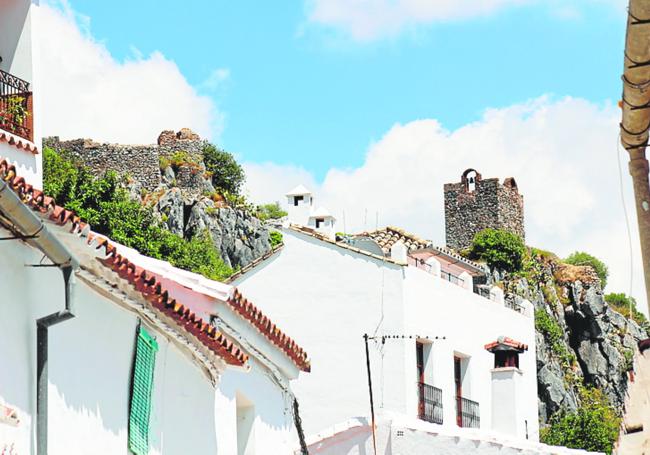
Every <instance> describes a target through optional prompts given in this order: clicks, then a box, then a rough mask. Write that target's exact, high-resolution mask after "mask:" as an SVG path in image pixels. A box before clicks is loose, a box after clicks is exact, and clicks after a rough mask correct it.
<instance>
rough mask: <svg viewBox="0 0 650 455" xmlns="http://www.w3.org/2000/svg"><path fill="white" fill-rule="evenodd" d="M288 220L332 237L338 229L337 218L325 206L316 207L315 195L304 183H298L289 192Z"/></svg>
mask: <svg viewBox="0 0 650 455" xmlns="http://www.w3.org/2000/svg"><path fill="white" fill-rule="evenodd" d="M285 197H286V198H287V203H286V208H287V214H288V216H287V221H288V222H289V223H295V224H298V225H301V226H307V227H310V228H312V229H314V230H315V231H316V232H319V233H321V234H323V235H325V236H327V237H329V238H331V239H333V238H334V236H335V233H336V230H335V227H334V225H335V224H336V218H334V216H333V215H332V214H331V213H330V212H329V210H327V209H326V208H325V207H318V208H314V195H313V194H312V192H311V191H309V190H308V189H307V188H305V187H304V186H303V185H298V186H297V187H295V188H294V189H292V190H291V191H289V192H288V193H287V194H285Z"/></svg>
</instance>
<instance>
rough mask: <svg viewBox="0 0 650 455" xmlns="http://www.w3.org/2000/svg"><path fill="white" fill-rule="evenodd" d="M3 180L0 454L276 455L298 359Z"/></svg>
mask: <svg viewBox="0 0 650 455" xmlns="http://www.w3.org/2000/svg"><path fill="white" fill-rule="evenodd" d="M15 170H16V169H15V168H14V167H13V166H11V165H10V164H9V163H7V162H6V161H5V160H2V161H0V215H1V217H0V220H2V221H1V223H0V237H2V238H3V239H6V238H11V240H5V241H3V242H2V244H1V245H0V248H1V250H0V251H1V253H2V254H0V281H1V284H2V293H3V296H4V298H3V299H2V300H1V302H0V361H2V364H3V371H4V372H5V373H4V374H2V375H0V404H1V405H2V409H3V410H4V414H5V415H7V416H11V418H9V419H5V420H4V421H2V420H0V450H2V449H6V450H7V451H8V450H9V449H10V448H12V447H13V448H14V449H13V450H14V451H15V453H20V454H23V453H38V454H46V453H47V454H62V455H63V454H66V455H69V454H87V453H124V454H127V453H131V452H133V453H136V454H141V453H142V454H144V453H165V454H184V453H224V454H235V453H237V454H248V455H250V454H254V453H258V454H259V453H265V450H267V448H268V447H273V450H274V453H280V454H282V453H290V452H291V450H292V447H293V446H294V444H295V440H296V429H295V428H294V409H293V406H294V398H293V393H292V392H291V386H290V382H291V380H293V379H295V378H297V377H298V374H299V372H300V371H301V370H302V371H308V370H309V368H310V364H309V360H308V359H307V356H306V354H305V352H304V351H303V350H302V349H301V348H300V347H299V346H298V345H297V344H296V343H295V342H293V341H292V340H291V339H290V338H288V337H287V336H286V335H284V333H283V332H281V331H280V330H279V329H278V328H277V327H276V326H275V325H274V324H273V323H272V322H271V321H270V320H269V319H268V318H267V317H266V316H264V315H263V314H262V313H261V312H260V311H259V310H258V309H257V308H255V307H254V306H253V305H252V304H250V303H249V302H248V301H246V299H245V298H244V297H243V296H242V294H241V293H240V292H239V291H238V290H237V289H235V288H234V287H232V286H228V285H224V284H222V283H217V282H214V281H211V280H207V279H205V278H203V277H202V276H200V275H196V274H193V273H189V272H185V271H182V270H178V269H175V268H174V267H172V266H170V265H169V264H167V263H165V262H162V261H156V260H152V259H150V258H146V257H143V256H141V255H140V254H138V253H137V252H135V251H133V250H130V249H127V248H125V247H122V246H119V245H116V244H113V243H112V242H110V241H109V240H107V239H104V238H102V237H99V236H96V235H93V234H92V233H91V232H90V231H89V228H88V226H87V225H85V224H83V223H82V222H80V220H79V219H78V218H76V217H75V216H74V214H72V213H70V212H68V211H65V210H63V209H62V208H61V207H58V206H54V205H53V202H52V201H51V200H50V199H47V198H43V197H42V194H41V193H40V192H39V191H38V190H35V189H34V188H33V187H31V186H30V185H27V184H24V183H21V182H22V181H21V179H20V178H19V177H16V176H15ZM5 182H6V183H5ZM21 199H22V200H27V201H29V202H28V203H27V204H23V203H21V202H20V201H21ZM60 271H63V279H62V275H61V273H60ZM35 366H36V368H35ZM48 395H49V396H48ZM134 403H135V404H134ZM134 445H135V446H134ZM134 447H135V448H134ZM129 450H131V452H130V451H129ZM7 453H9V452H7Z"/></svg>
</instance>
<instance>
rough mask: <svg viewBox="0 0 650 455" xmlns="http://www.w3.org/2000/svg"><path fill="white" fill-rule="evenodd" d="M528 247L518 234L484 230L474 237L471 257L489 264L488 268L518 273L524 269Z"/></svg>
mask: <svg viewBox="0 0 650 455" xmlns="http://www.w3.org/2000/svg"><path fill="white" fill-rule="evenodd" d="M525 254H526V246H525V245H524V241H523V240H522V239H521V237H519V236H518V235H516V234H513V233H511V232H508V231H502V230H499V229H484V230H482V231H480V232H479V233H477V234H476V235H475V236H474V241H473V242H472V246H471V248H470V257H472V258H474V259H481V260H484V261H486V262H487V264H488V266H490V267H495V268H498V269H502V270H506V271H508V272H517V271H519V270H521V269H522V266H523V260H524V256H525Z"/></svg>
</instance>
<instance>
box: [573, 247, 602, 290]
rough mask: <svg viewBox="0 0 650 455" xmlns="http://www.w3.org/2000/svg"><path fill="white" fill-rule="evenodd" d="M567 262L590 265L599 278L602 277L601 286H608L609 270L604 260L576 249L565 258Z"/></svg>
mask: <svg viewBox="0 0 650 455" xmlns="http://www.w3.org/2000/svg"><path fill="white" fill-rule="evenodd" d="M564 262H566V263H567V264H573V265H588V266H589V267H591V268H593V269H594V271H595V272H596V274H597V275H598V278H600V286H601V288H603V289H605V286H607V277H608V276H609V270H608V269H607V266H606V265H605V263H604V262H603V261H601V260H600V259H598V258H597V257H594V256H592V255H591V254H589V253H585V252H584V251H576V252H574V253H573V254H571V256H569V257H568V258H566V259H565V260H564Z"/></svg>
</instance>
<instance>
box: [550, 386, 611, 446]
mask: <svg viewBox="0 0 650 455" xmlns="http://www.w3.org/2000/svg"><path fill="white" fill-rule="evenodd" d="M620 422H621V418H620V416H618V415H617V413H616V411H615V410H614V408H613V407H612V406H611V404H610V403H609V400H608V399H607V397H606V396H605V395H604V394H603V392H602V391H600V390H599V389H596V388H587V387H581V388H580V407H579V408H578V409H577V410H576V411H574V412H566V411H564V410H562V411H560V412H557V413H556V414H554V415H553V417H551V424H550V425H549V426H547V427H546V428H543V429H542V431H541V434H540V439H541V441H542V442H544V443H546V444H551V445H556V446H564V447H570V448H573V449H584V450H589V451H593V452H605V453H607V454H611V453H612V447H613V445H614V443H615V442H616V439H617V438H618V431H619V425H620Z"/></svg>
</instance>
